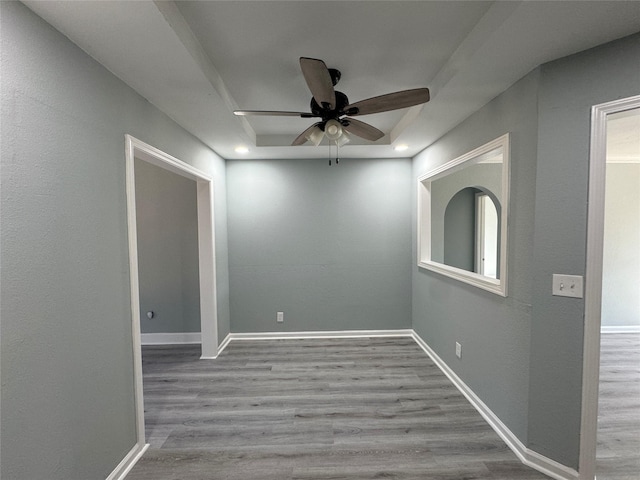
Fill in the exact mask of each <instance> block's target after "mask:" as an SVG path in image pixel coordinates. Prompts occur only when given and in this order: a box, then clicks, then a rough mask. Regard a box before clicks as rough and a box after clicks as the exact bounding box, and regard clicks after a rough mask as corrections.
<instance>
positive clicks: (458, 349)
mask: <svg viewBox="0 0 640 480" xmlns="http://www.w3.org/2000/svg"><path fill="white" fill-rule="evenodd" d="M456 357H458V358H461V357H462V345H460V344H459V343H458V342H456Z"/></svg>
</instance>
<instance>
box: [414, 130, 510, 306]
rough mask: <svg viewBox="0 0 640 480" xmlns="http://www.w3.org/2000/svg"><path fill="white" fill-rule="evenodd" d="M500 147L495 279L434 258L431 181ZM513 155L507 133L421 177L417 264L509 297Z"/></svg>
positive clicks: (473, 162)
mask: <svg viewBox="0 0 640 480" xmlns="http://www.w3.org/2000/svg"><path fill="white" fill-rule="evenodd" d="M499 148H501V149H502V182H501V184H502V195H501V198H500V202H501V205H500V208H501V212H500V226H501V227H500V278H497V279H496V278H491V277H485V276H484V275H480V274H478V273H475V272H470V271H467V270H463V269H461V268H457V267H452V266H450V265H445V264H444V263H439V262H435V261H433V260H432V259H431V182H432V181H434V180H437V179H438V178H442V177H445V176H446V175H450V174H452V173H454V172H457V171H459V170H460V169H461V168H463V165H464V164H465V163H467V164H468V165H475V164H476V163H479V162H478V160H479V159H480V157H482V156H483V155H485V154H487V153H489V152H491V151H493V150H496V149H499ZM510 156H511V152H510V135H509V134H508V133H506V134H504V135H502V136H501V137H498V138H496V139H495V140H492V141H491V142H489V143H486V144H484V145H482V146H481V147H478V148H476V149H474V150H472V151H470V152H468V153H465V154H464V155H462V156H460V157H458V158H455V159H453V160H450V161H449V162H446V163H444V164H442V165H440V166H439V167H437V168H435V169H433V170H431V171H429V172H427V173H425V174H424V175H422V176H420V177H418V195H417V197H418V219H417V220H418V267H420V268H424V269H427V270H430V271H432V272H436V273H439V274H441V275H445V276H447V277H450V278H454V279H456V280H459V281H461V282H464V283H467V284H469V285H473V286H475V287H478V288H481V289H483V290H487V291H489V292H492V293H495V294H497V295H500V296H503V297H506V296H507V272H508V265H507V257H508V236H509V235H508V232H509V224H508V220H509V185H510V177H509V175H510V173H509V172H510Z"/></svg>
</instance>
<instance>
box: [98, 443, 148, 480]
mask: <svg viewBox="0 0 640 480" xmlns="http://www.w3.org/2000/svg"><path fill="white" fill-rule="evenodd" d="M148 448H149V444H148V443H146V444H144V445H141V444H139V443H136V444H135V445H134V446H133V448H132V449H131V450H129V453H127V454H126V455H125V456H124V458H123V459H122V461H121V462H120V463H119V464H118V466H117V467H116V468H115V469H114V470H113V472H111V473H110V474H109V476H108V477H107V478H106V480H124V479H125V478H126V476H127V474H128V473H129V472H130V471H131V469H132V468H133V466H134V465H135V464H136V463H137V462H138V460H140V457H142V455H143V454H144V452H146V451H147V449H148Z"/></svg>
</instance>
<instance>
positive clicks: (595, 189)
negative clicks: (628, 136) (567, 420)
mask: <svg viewBox="0 0 640 480" xmlns="http://www.w3.org/2000/svg"><path fill="white" fill-rule="evenodd" d="M639 108H640V96H634V97H629V98H625V99H621V100H615V101H613V102H608V103H604V104H601V105H595V106H593V107H592V109H591V154H590V160H589V195H588V212H587V255H586V269H585V273H586V274H585V322H584V349H583V370H582V416H581V435H580V461H579V472H580V479H581V480H593V479H594V478H595V476H596V469H597V453H596V452H597V434H598V403H599V387H600V348H601V329H602V307H603V303H602V302H603V251H604V236H605V235H604V234H605V190H606V188H605V187H606V170H607V125H608V120H609V118H610V116H611V115H615V114H620V113H622V112H630V111H632V110H634V109H639Z"/></svg>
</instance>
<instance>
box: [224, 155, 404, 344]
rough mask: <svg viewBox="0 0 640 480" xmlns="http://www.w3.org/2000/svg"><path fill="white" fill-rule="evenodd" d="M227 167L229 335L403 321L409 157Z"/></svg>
mask: <svg viewBox="0 0 640 480" xmlns="http://www.w3.org/2000/svg"><path fill="white" fill-rule="evenodd" d="M227 169H228V177H227V178H228V186H229V200H228V204H229V220H228V222H229V246H230V250H229V269H230V276H231V313H232V330H233V331H234V332H263V331H281V330H282V331H304V330H344V329H387V328H408V327H410V325H411V265H410V258H411V225H410V218H411V217H410V215H411V204H410V195H411V194H410V186H411V180H410V178H411V177H410V174H411V162H410V161H409V160H407V159H397V160H343V161H342V162H340V165H334V166H331V167H330V166H329V165H327V162H326V161H323V160H279V161H273V160H269V161H242V162H234V161H231V162H228V166H227ZM277 311H283V312H284V323H283V324H277V323H276V312H277Z"/></svg>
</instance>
